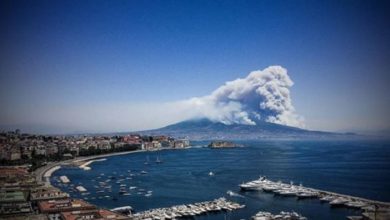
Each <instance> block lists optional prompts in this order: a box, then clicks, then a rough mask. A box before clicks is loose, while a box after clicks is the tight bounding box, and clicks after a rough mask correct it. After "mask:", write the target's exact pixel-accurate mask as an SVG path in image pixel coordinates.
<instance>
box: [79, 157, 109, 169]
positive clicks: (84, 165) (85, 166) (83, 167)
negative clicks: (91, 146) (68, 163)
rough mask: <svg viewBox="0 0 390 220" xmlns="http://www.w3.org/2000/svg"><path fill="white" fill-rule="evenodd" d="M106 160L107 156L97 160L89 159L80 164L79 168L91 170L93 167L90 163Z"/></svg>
mask: <svg viewBox="0 0 390 220" xmlns="http://www.w3.org/2000/svg"><path fill="white" fill-rule="evenodd" d="M105 160H107V159H106V158H101V159H96V160H89V161H87V162H85V163H83V164H82V165H80V166H79V168H81V169H83V170H91V167H89V166H88V165H90V164H91V163H93V162H98V161H105Z"/></svg>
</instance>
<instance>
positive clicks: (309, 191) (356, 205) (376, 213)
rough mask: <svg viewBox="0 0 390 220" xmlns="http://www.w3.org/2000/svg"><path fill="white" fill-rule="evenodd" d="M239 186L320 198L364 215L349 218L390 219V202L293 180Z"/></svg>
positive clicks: (259, 180) (246, 188) (244, 188)
mask: <svg viewBox="0 0 390 220" xmlns="http://www.w3.org/2000/svg"><path fill="white" fill-rule="evenodd" d="M239 186H240V189H241V190H242V191H263V192H269V193H274V194H275V195H279V196H284V197H297V198H298V199H319V200H320V201H321V202H324V203H325V202H326V203H329V205H330V206H331V207H344V208H353V209H359V210H361V211H362V216H348V218H349V219H363V218H366V219H375V220H379V219H390V203H387V202H381V201H374V200H369V199H365V198H360V197H355V196H350V195H344V194H339V193H335V192H329V191H323V190H318V189H313V188H309V187H304V186H302V185H301V184H300V185H294V184H293V183H292V182H291V183H283V182H281V181H277V182H275V181H271V180H269V179H267V178H265V177H260V178H259V179H257V180H253V181H250V182H246V183H242V184H240V185H239Z"/></svg>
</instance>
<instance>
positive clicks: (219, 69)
mask: <svg viewBox="0 0 390 220" xmlns="http://www.w3.org/2000/svg"><path fill="white" fill-rule="evenodd" d="M0 4H1V5H0V101H1V103H2V105H1V106H2V107H1V109H0V125H1V126H2V127H4V128H14V127H21V128H22V130H27V131H33V132H77V131H126V130H138V129H147V128H154V127H159V126H162V125H164V124H169V123H171V122H175V118H174V117H173V116H172V115H170V116H169V117H168V116H166V111H168V110H167V109H169V108H170V107H169V104H167V103H171V102H175V101H178V100H186V99H188V98H191V97H199V96H204V95H208V94H210V93H211V92H212V91H213V90H215V89H216V88H218V87H219V86H221V85H222V84H224V83H225V82H226V81H230V80H234V79H236V78H243V77H246V76H247V75H248V73H249V72H250V71H253V70H259V69H264V68H266V67H268V66H271V65H281V66H283V67H284V68H286V69H287V70H288V74H289V76H290V78H291V79H292V80H293V81H294V83H295V84H294V86H293V87H292V88H291V89H290V91H291V96H292V102H293V105H294V107H295V109H296V112H297V114H299V115H301V116H303V117H304V118H305V124H306V127H307V128H310V129H320V130H332V131H363V132H374V131H380V130H386V129H389V127H390V126H389V122H390V119H389V118H390V117H388V113H389V112H390V111H389V110H390V98H389V95H388V94H390V91H389V90H390V89H389V86H388V84H389V82H390V80H389V78H390V77H389V70H390V63H389V58H390V42H389V40H388V39H390V18H389V14H390V13H389V12H390V10H389V9H390V4H389V2H388V1H387V2H386V1H383V2H382V1H352V0H351V1H186V0H184V1H72V0H70V1H18V0H14V1H4V0H3V1H1V2H0ZM160 108H161V109H160ZM171 108H174V106H172V107H171ZM106 114H111V115H114V116H115V117H112V116H107V115H106ZM171 114H172V113H171ZM145 115H146V116H149V115H150V116H151V117H150V118H151V119H147V117H146V116H145ZM168 115H169V114H168ZM86 116H88V117H87V118H88V119H86ZM118 118H119V119H122V120H119V119H118Z"/></svg>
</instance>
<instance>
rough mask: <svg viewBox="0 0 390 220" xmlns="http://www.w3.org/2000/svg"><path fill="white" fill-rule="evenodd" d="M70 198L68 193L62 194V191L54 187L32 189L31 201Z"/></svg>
mask: <svg viewBox="0 0 390 220" xmlns="http://www.w3.org/2000/svg"><path fill="white" fill-rule="evenodd" d="M68 197H69V194H68V193H65V192H62V191H61V190H59V189H57V188H54V187H38V188H35V189H32V190H31V193H30V200H31V201H43V200H53V199H65V198H68Z"/></svg>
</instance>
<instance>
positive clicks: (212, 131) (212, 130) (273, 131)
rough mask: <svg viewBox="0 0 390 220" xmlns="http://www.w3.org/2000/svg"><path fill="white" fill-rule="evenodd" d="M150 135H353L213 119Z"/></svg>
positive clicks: (240, 137) (224, 137)
mask: <svg viewBox="0 0 390 220" xmlns="http://www.w3.org/2000/svg"><path fill="white" fill-rule="evenodd" d="M142 133H143V134H149V135H169V136H172V137H176V138H178V137H186V138H189V139H191V140H213V139H221V140H258V139H328V138H345V137H347V136H351V135H353V134H343V133H333V132H324V131H312V130H305V129H301V128H296V127H291V126H285V125H280V124H275V123H270V122H264V121H256V125H245V124H224V123H221V122H214V121H211V120H209V119H194V120H187V121H182V122H179V123H175V124H172V125H168V126H166V127H162V128H159V129H154V130H149V131H143V132H142Z"/></svg>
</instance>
